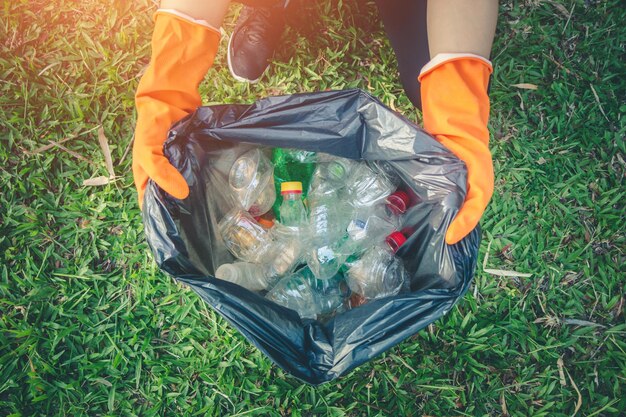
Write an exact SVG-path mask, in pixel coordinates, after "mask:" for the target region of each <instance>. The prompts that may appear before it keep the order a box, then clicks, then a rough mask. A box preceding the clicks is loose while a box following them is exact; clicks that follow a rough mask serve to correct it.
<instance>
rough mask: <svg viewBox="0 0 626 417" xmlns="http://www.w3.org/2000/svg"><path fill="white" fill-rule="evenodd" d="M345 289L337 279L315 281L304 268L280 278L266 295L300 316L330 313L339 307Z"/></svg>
mask: <svg viewBox="0 0 626 417" xmlns="http://www.w3.org/2000/svg"><path fill="white" fill-rule="evenodd" d="M346 296H347V289H346V288H342V285H341V281H340V280H339V279H335V280H327V281H320V280H316V279H315V277H314V276H313V274H312V273H311V271H310V270H309V269H308V268H302V269H300V270H299V271H298V272H296V273H294V274H292V275H289V276H287V277H284V278H283V279H281V280H280V281H279V282H278V283H277V284H276V286H274V288H272V290H271V291H270V292H269V293H268V294H267V295H266V298H268V299H269V300H271V301H273V302H275V303H276V304H279V305H282V306H284V307H287V308H290V309H292V310H295V311H296V312H297V313H298V314H299V315H300V317H301V318H303V319H316V318H320V317H321V316H330V315H332V314H333V313H334V312H335V311H336V310H337V309H339V308H341V307H342V306H343V303H344V300H345V299H346Z"/></svg>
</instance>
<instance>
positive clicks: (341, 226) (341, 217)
mask: <svg viewBox="0 0 626 417" xmlns="http://www.w3.org/2000/svg"><path fill="white" fill-rule="evenodd" d="M309 206H310V213H309V233H308V240H307V242H306V243H307V244H306V247H307V249H306V259H307V264H308V266H309V268H310V269H311V271H312V272H313V274H314V275H315V277H316V278H317V279H330V278H332V277H333V276H334V275H335V274H336V273H337V272H338V271H339V268H341V265H342V264H343V263H344V262H345V260H346V258H347V257H348V255H349V254H350V253H349V252H346V246H345V242H346V239H345V231H346V226H347V224H348V222H349V216H348V215H349V213H350V210H349V206H347V205H346V204H345V203H344V202H343V201H342V200H341V199H339V198H333V197H331V196H330V195H327V196H324V197H318V198H316V199H313V200H310V201H309Z"/></svg>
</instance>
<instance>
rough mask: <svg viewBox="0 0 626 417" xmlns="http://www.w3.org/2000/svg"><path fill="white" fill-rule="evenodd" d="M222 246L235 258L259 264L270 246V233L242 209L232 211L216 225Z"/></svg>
mask: <svg viewBox="0 0 626 417" xmlns="http://www.w3.org/2000/svg"><path fill="white" fill-rule="evenodd" d="M217 227H218V231H219V234H220V236H221V237H222V241H223V242H224V245H226V247H227V248H228V250H230V252H231V253H232V254H233V255H235V257H237V258H239V259H241V260H243V261H246V262H255V263H259V261H261V260H262V259H263V256H265V253H266V252H267V250H268V248H269V247H270V246H271V242H272V238H271V236H270V233H269V232H268V231H267V230H266V229H264V228H263V227H262V226H261V225H260V224H259V223H257V221H256V220H254V218H253V217H252V216H251V215H250V213H248V212H247V211H244V210H242V209H233V210H231V211H230V212H228V213H227V214H226V215H225V216H224V217H223V218H222V220H220V222H219V223H218V226H217Z"/></svg>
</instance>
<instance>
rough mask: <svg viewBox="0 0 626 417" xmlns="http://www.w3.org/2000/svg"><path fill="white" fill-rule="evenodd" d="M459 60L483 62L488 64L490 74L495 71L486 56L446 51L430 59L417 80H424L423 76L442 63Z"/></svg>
mask: <svg viewBox="0 0 626 417" xmlns="http://www.w3.org/2000/svg"><path fill="white" fill-rule="evenodd" d="M458 60H469V61H479V62H483V63H484V64H485V65H486V66H487V68H488V70H489V74H491V73H492V72H493V66H492V65H491V61H489V60H488V59H487V58H484V57H482V56H480V55H476V54H466V53H449V54H448V53H446V54H437V55H436V56H435V57H434V58H433V59H431V60H430V61H428V63H427V64H426V65H424V66H423V67H422V70H421V71H420V74H419V76H418V77H417V80H418V81H419V82H422V78H423V77H425V76H426V75H427V74H428V73H430V72H431V71H433V70H434V69H436V68H437V67H440V66H441V65H443V64H445V63H448V62H451V61H458Z"/></svg>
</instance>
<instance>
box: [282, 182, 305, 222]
mask: <svg viewBox="0 0 626 417" xmlns="http://www.w3.org/2000/svg"><path fill="white" fill-rule="evenodd" d="M280 193H281V195H282V196H283V202H282V204H281V205H280V222H281V223H282V224H283V225H285V226H287V227H290V228H292V229H296V230H300V229H302V230H303V228H304V226H305V225H306V224H307V214H306V208H305V207H304V203H303V202H302V183H301V182H299V181H289V182H283V183H282V184H281V185H280Z"/></svg>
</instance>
